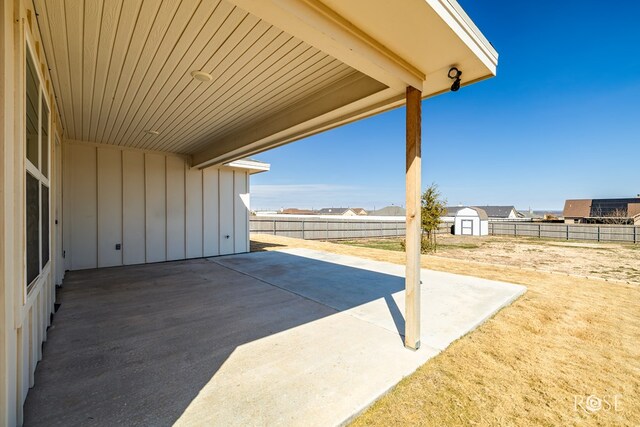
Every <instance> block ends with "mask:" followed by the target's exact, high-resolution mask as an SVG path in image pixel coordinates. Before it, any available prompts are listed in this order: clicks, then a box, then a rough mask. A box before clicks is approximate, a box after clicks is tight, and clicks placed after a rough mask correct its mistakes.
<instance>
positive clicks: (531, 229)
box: [250, 217, 640, 243]
mask: <svg viewBox="0 0 640 427" xmlns="http://www.w3.org/2000/svg"><path fill="white" fill-rule="evenodd" d="M404 223H405V222H404V220H400V219H376V218H345V217H336V218H318V217H310V218H300V217H251V220H250V231H251V232H252V233H264V234H273V235H277V236H285V237H294V238H298V239H307V240H332V239H362V238H370V237H403V236H404V235H405V224H404ZM452 226H453V223H450V222H446V223H442V224H441V225H440V228H439V229H438V234H448V233H451V232H452V231H453V230H452ZM489 234H490V235H493V236H515V237H537V238H543V239H561V240H591V241H596V242H620V243H640V226H633V225H597V224H553V223H544V222H492V221H490V222H489Z"/></svg>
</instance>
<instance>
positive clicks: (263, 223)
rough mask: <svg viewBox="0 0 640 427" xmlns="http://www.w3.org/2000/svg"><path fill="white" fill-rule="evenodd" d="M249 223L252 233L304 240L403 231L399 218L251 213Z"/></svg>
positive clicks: (448, 227)
mask: <svg viewBox="0 0 640 427" xmlns="http://www.w3.org/2000/svg"><path fill="white" fill-rule="evenodd" d="M249 225H250V227H249V231H250V232H251V233H263V234H273V235H277V236H285V237H294V238H297V239H307V240H332V239H362V238H369V237H401V236H404V235H405V222H404V220H399V219H398V220H387V219H384V220H383V219H375V218H366V219H365V218H354V219H351V218H345V217H337V218H317V217H316V218H300V217H296V218H287V217H278V218H275V217H251V220H250V221H249ZM439 232H441V233H450V232H451V224H444V225H443V226H442V227H441V229H440V230H439Z"/></svg>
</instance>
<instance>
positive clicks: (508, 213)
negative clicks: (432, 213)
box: [441, 206, 525, 222]
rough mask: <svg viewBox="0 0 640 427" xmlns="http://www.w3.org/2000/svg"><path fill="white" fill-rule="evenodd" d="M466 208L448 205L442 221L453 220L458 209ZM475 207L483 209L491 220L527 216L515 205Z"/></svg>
mask: <svg viewBox="0 0 640 427" xmlns="http://www.w3.org/2000/svg"><path fill="white" fill-rule="evenodd" d="M465 208H466V207H465V206H447V208H446V213H445V214H444V215H443V216H442V217H441V219H442V221H444V222H453V221H454V220H455V217H456V214H457V213H458V211H459V210H461V209H465ZM474 208H480V209H482V210H483V211H484V212H485V213H486V214H487V216H488V217H489V220H496V221H499V220H503V221H504V220H509V219H521V218H524V217H525V216H524V215H523V214H521V213H520V212H518V210H517V209H516V208H515V207H514V206H474Z"/></svg>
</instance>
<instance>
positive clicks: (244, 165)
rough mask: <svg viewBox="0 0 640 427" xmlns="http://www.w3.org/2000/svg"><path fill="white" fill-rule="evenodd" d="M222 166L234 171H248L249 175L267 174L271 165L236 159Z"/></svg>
mask: <svg viewBox="0 0 640 427" xmlns="http://www.w3.org/2000/svg"><path fill="white" fill-rule="evenodd" d="M224 166H227V167H230V168H236V169H245V170H248V171H249V173H250V174H252V175H253V174H255V173H260V172H269V170H271V165H270V164H269V163H264V162H259V161H257V160H250V159H238V160H234V161H232V162H229V163H225V164H224Z"/></svg>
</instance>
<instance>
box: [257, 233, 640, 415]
mask: <svg viewBox="0 0 640 427" xmlns="http://www.w3.org/2000/svg"><path fill="white" fill-rule="evenodd" d="M251 239H252V249H253V250H273V249H278V248H282V247H303V248H311V249H318V250H324V251H328V252H334V253H339V254H345V255H355V256H359V257H363V258H370V259H374V260H380V261H387V262H393V263H399V264H402V263H404V254H403V253H401V252H394V251H389V250H384V249H372V248H361V247H354V246H348V245H340V244H335V243H328V242H316V241H304V240H298V239H290V238H285V237H275V236H268V235H258V234H256V235H252V236H251ZM422 266H423V267H425V268H430V269H433V270H440V271H448V272H452V273H459V274H465V275H471V276H477V277H484V278H487V279H494V280H502V281H507V282H512V283H520V284H523V285H526V286H527V287H528V291H527V293H526V294H525V295H524V296H522V297H521V298H520V299H518V300H517V301H515V302H514V303H513V304H512V305H511V306H509V307H507V308H505V309H503V310H502V311H500V312H499V313H498V314H497V315H496V316H494V317H493V318H492V319H490V320H489V321H487V322H486V323H485V324H483V325H482V326H481V327H480V328H478V329H477V330H476V331H474V332H472V333H471V334H469V335H467V336H465V337H463V338H461V339H460V340H458V341H456V342H454V343H453V344H452V345H451V346H450V347H449V348H448V349H447V350H446V351H445V352H443V353H442V354H440V355H439V356H437V357H435V358H434V359H432V360H431V361H429V362H428V363H426V364H425V365H424V366H422V367H421V368H420V369H418V371H416V372H415V373H414V374H413V375H410V376H409V377H407V378H405V379H404V380H403V381H401V382H400V383H399V384H398V385H397V386H396V387H395V388H394V389H393V390H391V391H390V392H389V393H388V394H387V395H386V396H384V397H383V398H381V399H380V400H379V401H378V402H376V403H375V404H374V405H373V406H372V407H371V408H369V409H368V410H367V411H366V412H365V413H363V414H362V415H361V416H360V417H359V418H357V419H356V420H355V421H354V423H353V424H354V425H356V426H363V425H379V426H389V425H427V426H453V425H479V426H488V425H522V426H531V425H547V426H559V425H563V426H565V425H628V426H638V425H640V287H639V286H638V285H634V284H621V283H614V282H605V281H602V280H592V279H584V278H576V277H572V276H567V275H561V274H553V273H549V272H540V271H527V270H523V269H519V268H514V267H508V266H496V265H483V264H480V263H469V262H467V261H464V260H458V259H446V258H442V257H431V256H424V255H423V257H422ZM425 326H426V327H428V325H425ZM373 350H374V349H372V351H373ZM372 354H373V353H372ZM590 395H594V396H595V397H597V398H599V399H604V400H601V401H600V402H601V403H602V405H603V407H602V409H600V410H598V411H594V412H588V411H587V410H586V409H588V408H589V406H588V405H586V398H587V396H590ZM616 396H617V398H616ZM583 399H584V400H583ZM615 399H617V407H615V408H614V407H613V406H612V407H609V405H608V403H614V402H613V401H614V400H615ZM576 402H577V403H578V406H577V407H576ZM591 403H592V404H593V406H592V407H593V408H597V404H598V400H596V399H592V400H591ZM583 407H584V408H585V409H582V408H583Z"/></svg>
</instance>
